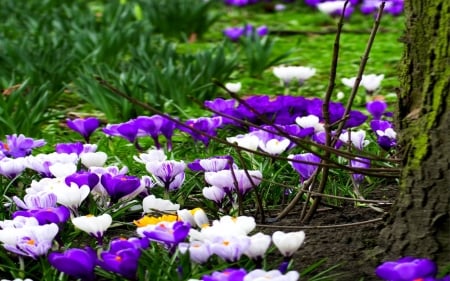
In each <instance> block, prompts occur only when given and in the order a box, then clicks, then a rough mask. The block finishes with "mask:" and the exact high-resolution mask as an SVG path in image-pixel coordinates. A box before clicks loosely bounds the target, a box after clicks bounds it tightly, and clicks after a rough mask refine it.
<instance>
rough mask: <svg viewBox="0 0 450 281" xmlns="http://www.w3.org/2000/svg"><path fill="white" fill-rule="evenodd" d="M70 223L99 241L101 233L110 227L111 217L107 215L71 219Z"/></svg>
mask: <svg viewBox="0 0 450 281" xmlns="http://www.w3.org/2000/svg"><path fill="white" fill-rule="evenodd" d="M72 223H73V224H74V225H75V226H76V227H77V228H79V229H80V230H82V231H84V232H86V233H88V234H89V235H91V236H94V237H95V238H97V239H101V238H102V237H103V233H104V232H105V231H106V230H107V229H108V228H109V227H110V226H111V223H112V217H111V216H110V215H109V214H103V215H100V216H93V215H87V216H80V217H75V218H73V219H72Z"/></svg>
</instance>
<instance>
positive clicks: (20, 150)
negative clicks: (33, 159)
mask: <svg viewBox="0 0 450 281" xmlns="http://www.w3.org/2000/svg"><path fill="white" fill-rule="evenodd" d="M45 143H46V142H45V141H44V140H34V139H32V138H28V137H25V136H24V135H22V134H20V135H17V134H13V135H6V142H0V151H1V152H2V153H3V154H4V155H5V156H6V157H10V158H19V157H25V156H27V155H30V154H31V152H32V150H33V149H35V148H37V147H41V146H43V145H45Z"/></svg>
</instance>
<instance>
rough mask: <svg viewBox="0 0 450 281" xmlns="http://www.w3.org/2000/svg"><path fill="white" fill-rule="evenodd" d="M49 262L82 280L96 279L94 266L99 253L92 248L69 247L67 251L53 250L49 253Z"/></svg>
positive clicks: (90, 280) (91, 280)
mask: <svg viewBox="0 0 450 281" xmlns="http://www.w3.org/2000/svg"><path fill="white" fill-rule="evenodd" d="M48 261H49V263H50V264H51V265H52V266H53V267H54V268H56V269H57V270H59V271H61V272H63V273H65V274H67V275H69V276H71V277H74V278H76V279H81V280H82V281H93V280H95V274H94V268H95V266H96V263H97V254H96V252H95V251H94V250H93V249H92V248H90V247H86V248H85V249H77V248H72V249H67V250H66V251H64V252H62V253H59V252H51V253H50V254H49V255H48Z"/></svg>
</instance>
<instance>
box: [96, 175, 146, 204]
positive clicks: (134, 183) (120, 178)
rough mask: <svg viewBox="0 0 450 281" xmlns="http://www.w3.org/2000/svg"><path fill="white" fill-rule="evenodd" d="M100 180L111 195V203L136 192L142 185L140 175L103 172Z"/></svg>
mask: <svg viewBox="0 0 450 281" xmlns="http://www.w3.org/2000/svg"><path fill="white" fill-rule="evenodd" d="M100 182H101V184H102V186H103V187H104V188H105V190H106V192H107V193H108V195H109V196H110V197H111V203H117V202H118V201H119V199H121V198H122V197H124V196H127V195H129V194H132V193H134V192H135V191H136V190H137V189H138V188H139V187H140V186H141V180H140V179H139V178H138V177H134V176H125V175H117V176H112V175H110V174H103V175H102V176H101V178H100Z"/></svg>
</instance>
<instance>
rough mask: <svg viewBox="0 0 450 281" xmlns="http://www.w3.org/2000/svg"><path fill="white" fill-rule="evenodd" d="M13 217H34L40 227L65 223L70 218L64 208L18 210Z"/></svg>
mask: <svg viewBox="0 0 450 281" xmlns="http://www.w3.org/2000/svg"><path fill="white" fill-rule="evenodd" d="M12 216H13V218H14V217H18V216H20V217H34V218H36V219H37V220H38V222H39V224H40V225H45V224H49V223H55V224H60V223H64V222H66V221H67V220H68V219H69V217H70V211H69V209H68V208H67V207H65V206H58V207H47V208H45V209H34V210H19V211H15V212H14V213H13V215H12Z"/></svg>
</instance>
